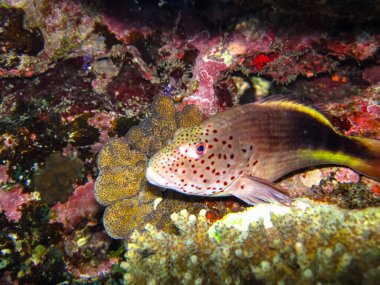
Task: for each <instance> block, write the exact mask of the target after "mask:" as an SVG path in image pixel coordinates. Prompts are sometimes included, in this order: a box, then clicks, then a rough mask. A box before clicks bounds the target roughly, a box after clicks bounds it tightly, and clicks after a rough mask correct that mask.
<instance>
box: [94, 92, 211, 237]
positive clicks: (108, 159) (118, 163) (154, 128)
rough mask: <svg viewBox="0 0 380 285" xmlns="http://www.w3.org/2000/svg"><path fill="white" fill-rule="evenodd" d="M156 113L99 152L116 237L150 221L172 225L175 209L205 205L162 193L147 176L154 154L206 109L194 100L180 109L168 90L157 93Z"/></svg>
mask: <svg viewBox="0 0 380 285" xmlns="http://www.w3.org/2000/svg"><path fill="white" fill-rule="evenodd" d="M151 112H152V115H151V116H150V117H149V118H147V119H146V120H145V121H143V122H142V123H140V124H139V125H138V126H135V127H132V128H131V129H130V130H129V131H128V133H127V134H126V139H125V140H124V139H114V140H112V141H111V142H109V143H107V144H106V145H105V146H104V147H103V148H102V150H101V151H100V153H99V155H98V159H97V164H98V168H99V175H98V177H97V179H96V182H95V197H96V199H97V201H98V202H99V203H100V204H102V205H104V206H107V208H106V210H105V212H104V217H103V223H104V227H105V228H106V230H107V233H108V234H109V235H110V236H111V237H113V238H126V237H127V236H128V234H129V233H130V232H131V231H132V230H134V229H136V228H139V229H141V228H142V227H143V226H144V225H145V224H146V223H148V222H149V223H152V224H155V225H157V226H158V227H159V228H166V229H168V226H169V227H170V225H169V224H168V223H167V221H168V220H169V216H170V214H171V213H173V212H175V211H178V210H180V209H182V208H184V207H185V208H188V209H189V210H190V209H191V211H193V212H195V211H197V210H199V209H201V208H204V207H205V206H203V205H201V204H199V203H196V202H194V201H190V200H188V201H186V200H187V199H186V198H183V197H181V196H180V195H178V194H175V193H169V194H165V193H161V191H160V189H157V188H155V187H153V186H148V185H147V182H146V180H145V168H146V166H147V161H148V158H149V157H150V156H151V155H153V154H154V153H155V152H156V151H157V150H158V149H159V148H161V147H163V146H164V145H165V143H166V142H167V141H168V140H169V139H171V138H172V136H173V134H174V132H175V130H176V129H178V128H180V127H185V126H190V125H195V124H199V122H200V120H201V118H202V116H201V114H200V113H199V111H197V109H196V108H195V107H192V106H189V105H188V106H186V107H185V108H184V109H183V110H182V111H181V112H176V109H175V106H174V102H173V101H172V99H171V98H169V97H167V96H166V95H161V96H158V97H156V98H155V100H154V101H153V104H152V108H151ZM176 196H178V197H176Z"/></svg>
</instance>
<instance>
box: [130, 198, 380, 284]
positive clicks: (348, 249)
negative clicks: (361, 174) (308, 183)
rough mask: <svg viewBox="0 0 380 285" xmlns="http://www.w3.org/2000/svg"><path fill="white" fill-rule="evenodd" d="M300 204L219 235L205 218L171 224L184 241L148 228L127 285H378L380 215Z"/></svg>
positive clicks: (231, 224)
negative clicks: (261, 282) (324, 284)
mask: <svg viewBox="0 0 380 285" xmlns="http://www.w3.org/2000/svg"><path fill="white" fill-rule="evenodd" d="M295 204H296V207H293V208H286V207H283V206H279V205H270V204H265V205H261V206H260V207H254V208H250V209H248V210H247V211H245V212H241V213H237V214H230V215H228V216H227V218H225V219H223V220H221V221H219V222H217V223H215V224H214V225H213V226H212V228H209V224H208V222H207V220H206V217H205V212H204V211H201V213H200V215H199V216H198V217H196V216H195V215H189V213H188V212H187V211H186V210H184V211H181V212H180V213H179V214H173V215H172V216H171V219H172V220H173V222H174V224H175V225H176V227H177V228H178V230H179V232H180V234H179V235H178V234H170V233H166V232H164V231H159V230H157V228H155V227H154V226H151V225H148V226H146V227H145V231H142V232H138V231H136V232H134V233H133V235H132V236H131V238H130V243H129V244H128V251H127V253H126V263H125V264H124V267H125V268H126V270H127V273H126V275H125V276H124V279H125V282H126V283H127V284H160V283H162V284H170V283H173V284H177V283H178V284H179V283H180V284H257V283H258V282H260V281H263V282H264V283H265V284H317V283H319V282H320V283H322V282H323V283H330V282H332V283H334V284H346V283H350V284H351V283H357V284H375V283H376V282H377V281H378V279H377V278H378V276H379V274H380V271H379V270H380V269H379V267H376V264H377V263H378V262H377V260H378V259H379V257H380V250H379V246H378V245H379V242H380V214H379V211H378V209H377V208H368V209H366V210H361V211H346V210H342V209H339V208H337V207H335V206H328V205H324V204H321V203H317V202H312V201H310V200H298V201H297V202H296V203H295ZM263 213H265V215H264V216H263ZM263 217H264V219H265V220H263ZM147 253H148V254H147ZM374 265H375V266H374ZM347 273H349V274H347ZM254 282H256V283H254Z"/></svg>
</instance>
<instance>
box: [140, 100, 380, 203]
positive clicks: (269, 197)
mask: <svg viewBox="0 0 380 285" xmlns="http://www.w3.org/2000/svg"><path fill="white" fill-rule="evenodd" d="M325 164H334V165H343V166H347V167H350V168H352V169H353V170H356V171H358V172H360V173H362V174H364V175H367V176H369V177H372V178H374V179H377V180H380V141H379V140H374V139H368V138H358V137H353V136H344V135H342V134H339V133H338V132H337V131H336V130H335V129H334V127H333V126H332V124H331V123H330V122H329V121H328V119H327V118H326V117H325V116H324V115H323V114H321V113H320V112H319V111H317V110H316V109H314V108H312V107H309V106H305V105H303V104H301V103H298V102H293V101H289V100H286V99H269V100H265V101H262V102H255V103H251V104H247V105H242V106H238V107H235V108H232V109H229V110H227V111H224V112H220V113H218V114H216V115H215V116H213V117H210V118H209V119H207V120H205V121H204V122H203V123H202V124H200V125H198V126H196V127H191V128H185V129H180V130H178V131H177V132H176V133H175V135H174V138H173V140H172V141H171V143H169V145H167V146H166V147H164V148H163V149H161V150H160V151H158V152H157V153H156V154H155V155H154V156H153V157H152V158H151V159H150V161H149V165H148V168H147V171H146V177H147V179H148V181H149V182H150V183H151V184H154V185H157V186H160V187H164V188H170V189H174V190H177V191H179V192H182V193H185V194H190V195H201V196H229V195H233V196H236V197H238V198H239V199H241V200H243V201H245V202H246V203H248V204H257V203H261V202H277V203H281V204H285V205H291V199H290V197H289V196H288V195H287V194H286V191H285V190H284V189H282V188H280V187H279V186H277V185H275V184H274V183H273V182H274V181H276V180H278V179H279V178H281V177H282V176H284V175H285V174H288V173H290V172H293V171H295V170H298V169H302V168H306V167H310V166H316V165H325Z"/></svg>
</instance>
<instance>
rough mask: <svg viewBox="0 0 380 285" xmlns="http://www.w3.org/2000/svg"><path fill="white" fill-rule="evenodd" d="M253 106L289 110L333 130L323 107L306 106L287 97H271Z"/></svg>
mask: <svg viewBox="0 0 380 285" xmlns="http://www.w3.org/2000/svg"><path fill="white" fill-rule="evenodd" d="M254 104H257V105H263V106H268V107H273V108H279V109H282V110H290V111H297V112H301V113H304V114H306V115H308V116H310V117H312V118H313V119H315V120H317V121H318V122H320V123H321V124H323V125H325V126H328V127H330V128H332V129H334V127H333V125H332V124H331V123H330V121H329V120H328V119H327V117H326V116H325V115H324V114H323V113H324V111H323V107H321V108H319V107H316V106H311V105H306V104H304V103H302V102H300V101H297V100H296V99H293V98H290V97H289V96H287V95H273V96H269V97H267V98H264V99H261V100H259V101H257V102H255V103H254Z"/></svg>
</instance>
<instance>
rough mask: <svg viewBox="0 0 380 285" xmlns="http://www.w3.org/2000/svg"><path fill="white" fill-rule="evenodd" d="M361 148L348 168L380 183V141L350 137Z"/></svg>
mask: <svg viewBox="0 0 380 285" xmlns="http://www.w3.org/2000/svg"><path fill="white" fill-rule="evenodd" d="M349 139H350V140H352V141H354V142H355V144H357V145H358V146H359V148H360V151H358V153H357V154H356V155H355V157H354V158H353V159H351V160H350V161H349V162H348V164H347V166H349V167H350V168H352V169H354V170H356V171H357V172H360V173H362V174H364V175H366V176H369V177H371V178H373V179H375V180H378V181H380V140H375V139H368V138H356V137H349Z"/></svg>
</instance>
